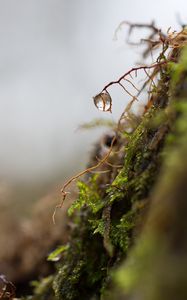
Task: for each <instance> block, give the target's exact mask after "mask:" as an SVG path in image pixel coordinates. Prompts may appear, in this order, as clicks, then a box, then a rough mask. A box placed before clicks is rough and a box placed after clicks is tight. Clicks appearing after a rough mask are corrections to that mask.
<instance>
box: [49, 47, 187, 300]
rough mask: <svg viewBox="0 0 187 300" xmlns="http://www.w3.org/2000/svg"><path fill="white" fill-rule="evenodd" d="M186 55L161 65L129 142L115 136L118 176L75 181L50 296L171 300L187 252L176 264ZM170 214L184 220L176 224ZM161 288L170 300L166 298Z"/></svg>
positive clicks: (186, 134) (186, 110) (185, 131)
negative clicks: (68, 230)
mask: <svg viewBox="0 0 187 300" xmlns="http://www.w3.org/2000/svg"><path fill="white" fill-rule="evenodd" d="M186 57H187V51H186V50H185V51H184V52H183V55H182V59H181V61H180V62H179V63H178V64H176V65H175V66H174V67H173V65H169V66H165V67H163V68H162V72H161V78H160V81H159V83H158V87H157V89H156V90H155V91H154V97H153V99H152V106H151V108H149V109H148V111H147V112H146V113H145V114H144V115H143V117H142V120H141V122H140V124H139V125H138V126H137V128H136V129H135V130H134V131H133V132H132V133H131V134H129V135H128V143H126V142H125V141H124V138H123V135H122V136H121V137H120V142H119V145H120V147H119V149H118V150H121V149H122V148H121V145H123V144H125V151H124V155H123V156H124V157H123V167H122V168H121V170H120V172H119V173H118V172H116V169H115V168H112V169H111V172H110V173H109V175H106V174H105V173H98V175H96V176H95V175H90V177H89V179H88V178H87V181H85V182H79V184H78V185H79V189H80V193H79V199H78V200H77V201H76V202H75V203H74V204H73V206H72V208H71V209H70V213H74V223H75V224H74V225H75V226H74V227H75V229H74V230H73V233H72V238H71V241H70V243H69V247H68V249H67V251H66V252H65V253H64V256H63V258H62V259H61V261H60V262H59V263H58V265H57V272H56V274H55V277H54V280H52V282H53V288H54V291H55V297H56V298H57V299H59V300H60V299H64V300H76V299H77V300H78V299H83V300H84V299H85V300H89V299H90V300H91V299H92V300H93V299H136V298H137V299H144V300H150V299H151V300H160V299H168V300H169V299H170V300H171V299H175V300H176V299H177V298H176V295H177V293H176V291H177V288H178V283H180V282H183V283H185V284H186V279H185V278H186V277H185V276H184V274H185V272H184V269H183V268H182V264H183V263H186V262H187V256H186V253H187V252H185V251H184V253H182V255H183V259H182V260H181V259H180V255H178V253H179V252H180V249H179V246H178V245H181V244H182V243H181V241H182V242H184V243H183V244H182V247H183V249H185V250H186V249H187V237H186V231H185V229H186V228H187V224H186V217H185V214H186V212H187V207H186V201H185V197H186V194H187V191H186V182H185V180H186V176H187V166H186V164H184V163H183V162H184V157H185V153H186V151H187V142H186V141H187V121H186V120H187V104H186V103H187V102H186V99H187V79H186V78H187V75H186V74H187V73H186V64H185V63H186ZM184 65H185V66H184ZM171 74H172V76H173V78H174V79H173V81H172V83H171ZM169 86H171V87H169ZM118 153H120V152H119V151H118ZM112 156H113V163H114V165H115V164H119V162H121V154H119V155H116V154H114V153H113V154H112ZM114 169H115V170H114ZM114 174H115V176H114ZM116 174H117V175H116ZM114 177H115V178H114ZM106 179H107V182H108V183H110V185H109V187H107V188H106ZM182 189H183V190H184V191H186V194H184V195H183V193H182V192H181V190H182ZM177 194H178V195H180V201H179V202H177ZM177 210H179V211H180V212H181V215H182V217H183V219H184V220H183V219H182V222H181V225H180V226H179V223H180V217H179V215H178V214H176V211H177ZM183 210H184V212H183ZM147 219H148V221H147V224H148V225H147V226H145V227H144V223H145V220H147ZM139 236H140V237H139ZM135 240H136V245H135V246H134V244H135V243H134V241H135ZM158 245H159V247H158ZM131 249H134V250H131ZM131 251H132V252H131ZM176 253H177V254H176ZM127 254H128V255H127ZM172 259H174V262H175V265H174V266H172V265H171V262H172ZM123 261H125V262H124V263H123ZM118 266H120V268H119V270H118V271H116V272H115V271H114V270H115V269H116V268H117V267H118ZM171 271H172V272H173V271H176V276H173V275H172V276H171ZM160 274H164V276H165V278H166V280H162V279H161V280H160V278H161V277H159V276H160ZM174 279H176V282H177V284H174ZM168 286H169V287H170V286H173V291H174V292H175V293H173V294H174V295H175V298H174V297H173V296H172V293H171V292H168V294H167V292H166V291H167V290H168ZM50 288H51V284H50ZM183 288H184V285H181V290H180V285H179V291H180V296H181V298H180V297H179V299H186V298H187V294H186V293H184V291H183ZM108 291H110V293H108ZM112 291H113V293H112ZM162 295H164V297H163V296H162ZM183 295H184V296H185V297H186V298H185V297H183ZM169 296H170V298H169ZM165 297H166V298H165ZM49 299H50V298H49Z"/></svg>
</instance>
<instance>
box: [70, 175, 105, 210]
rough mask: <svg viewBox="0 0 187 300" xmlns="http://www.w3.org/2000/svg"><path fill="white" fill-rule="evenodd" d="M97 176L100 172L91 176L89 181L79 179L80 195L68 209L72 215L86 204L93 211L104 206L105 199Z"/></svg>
mask: <svg viewBox="0 0 187 300" xmlns="http://www.w3.org/2000/svg"><path fill="white" fill-rule="evenodd" d="M97 178H98V174H95V175H93V176H90V178H89V180H88V182H87V183H86V182H83V181H78V183H77V187H78V189H79V196H78V199H77V200H75V201H74V203H73V204H72V205H71V207H70V208H69V210H68V213H69V215H70V216H71V215H72V214H73V213H74V212H75V210H80V209H81V208H82V207H84V206H87V207H89V208H90V209H91V211H92V212H93V213H97V212H98V211H99V210H100V209H101V208H102V207H103V201H102V199H101V196H100V195H99V191H98V186H97Z"/></svg>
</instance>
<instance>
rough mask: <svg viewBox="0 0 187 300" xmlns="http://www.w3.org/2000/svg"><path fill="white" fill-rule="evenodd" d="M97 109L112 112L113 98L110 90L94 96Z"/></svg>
mask: <svg viewBox="0 0 187 300" xmlns="http://www.w3.org/2000/svg"><path fill="white" fill-rule="evenodd" d="M93 100H94V104H95V106H96V107H97V109H99V110H101V111H103V112H107V111H109V112H112V98H111V96H110V94H109V93H108V92H102V93H100V94H98V95H96V96H95V97H93Z"/></svg>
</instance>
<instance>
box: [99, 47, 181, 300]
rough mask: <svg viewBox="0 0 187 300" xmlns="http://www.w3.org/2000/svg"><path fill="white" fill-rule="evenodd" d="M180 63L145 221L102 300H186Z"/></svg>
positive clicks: (173, 82)
mask: <svg viewBox="0 0 187 300" xmlns="http://www.w3.org/2000/svg"><path fill="white" fill-rule="evenodd" d="M184 53H185V55H186V57H187V52H186V51H185V52H184ZM184 62H186V60H184V54H183V56H182V60H181V62H180V63H179V66H178V70H177V76H179V77H180V81H178V80H176V74H175V73H174V79H173V81H172V92H173V96H172V98H171V101H170V112H172V113H170V117H171V120H172V121H173V124H172V127H171V132H170V135H169V137H168V138H167V142H166V146H165V150H164V151H165V153H164V156H163V159H164V162H163V165H162V171H161V173H160V176H159V180H158V182H157V185H156V187H155V189H154V191H153V193H152V196H151V198H152V202H153V205H152V207H151V210H150V212H149V218H148V221H147V223H146V225H145V228H144V230H143V232H142V234H141V236H140V238H138V239H137V241H136V246H135V247H134V248H133V249H132V251H131V252H130V254H129V256H128V258H127V260H126V261H125V262H124V263H123V264H122V265H121V266H120V268H119V269H118V270H117V271H116V272H114V274H113V288H112V292H111V291H110V293H105V294H104V299H116V295H118V299H135V298H138V299H144V300H149V299H152V300H161V299H165V300H167V299H168V300H174V299H181V300H182V299H184V300H185V299H187V289H186V286H187V279H186V278H187V277H186V264H187V255H186V253H187V252H186V249H187V235H186V228H187V221H186V211H187V204H186V194H187V188H186V176H187V165H186V162H185V159H184V157H185V156H186V153H187V121H186V120H187V90H186V97H184V96H185V92H184V88H183V89H180V88H179V86H178V85H180V86H181V85H182V86H184V84H183V82H185V81H186V77H184V76H183V73H180V72H184V69H185V68H186V65H185V67H184V66H180V64H183V63H184ZM179 70H180V72H179ZM181 78H182V79H181ZM182 80H183V82H182ZM179 91H180V92H179ZM158 245H159V246H158Z"/></svg>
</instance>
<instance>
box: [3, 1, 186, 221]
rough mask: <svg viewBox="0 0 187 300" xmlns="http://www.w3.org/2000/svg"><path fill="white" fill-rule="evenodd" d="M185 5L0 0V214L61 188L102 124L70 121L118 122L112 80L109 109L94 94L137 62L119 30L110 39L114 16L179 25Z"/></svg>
mask: <svg viewBox="0 0 187 300" xmlns="http://www.w3.org/2000/svg"><path fill="white" fill-rule="evenodd" d="M185 8H186V0H170V1H169V2H168V1H163V0H157V1H148V0H141V1H139V0H115V1H114V0H110V1H108V0H94V1H89V0H30V1H29V0H27V1H25V0H16V1H15V0H0V142H1V143H0V145H1V146H0V206H1V211H2V213H3V212H4V210H5V209H7V211H8V210H9V209H10V208H12V211H13V214H14V215H16V214H18V215H20V214H22V212H23V211H24V212H26V211H27V213H28V212H29V211H30V208H29V207H30V203H33V202H36V201H37V200H38V199H39V198H42V197H44V196H45V195H47V194H48V193H49V194H50V193H53V192H52V191H55V192H57V191H59V192H60V187H61V185H62V183H63V181H64V180H65V179H67V178H68V176H70V175H73V174H74V173H76V172H77V171H79V170H82V168H84V166H85V164H86V162H87V160H88V157H89V152H90V150H91V149H92V144H93V143H94V141H96V140H97V139H98V137H99V136H100V135H101V134H102V132H104V129H97V130H95V131H80V130H77V128H78V126H79V125H80V124H82V123H85V122H89V121H91V120H92V119H94V118H100V117H102V118H108V119H110V120H117V118H118V117H119V115H120V113H121V111H122V110H123V109H124V107H125V105H126V104H127V102H128V100H129V98H128V96H127V95H125V94H124V92H123V91H119V88H118V87H112V88H111V89H110V93H111V95H112V97H113V114H112V115H111V114H110V113H109V114H108V113H102V112H99V111H97V110H96V108H95V106H94V105H93V100H92V97H93V96H94V95H96V94H97V93H98V92H100V91H101V90H102V88H103V86H104V85H105V84H106V83H108V82H109V81H111V80H114V79H116V78H118V77H119V76H121V75H122V74H123V73H124V72H126V71H127V70H128V69H129V68H131V67H133V66H135V64H136V63H137V62H139V61H140V60H141V59H140V53H141V49H139V48H138V47H136V48H131V47H129V46H128V45H126V44H125V37H126V35H127V28H125V27H124V28H123V29H122V30H121V31H120V32H119V34H118V38H117V40H114V31H115V29H116V28H117V26H118V25H119V23H120V22H121V21H123V20H128V21H131V22H143V23H150V22H151V21H152V20H155V21H156V23H157V25H158V27H162V28H163V29H166V30H167V29H168V28H169V27H170V26H171V27H172V29H174V30H178V29H179V28H180V25H179V23H178V22H177V17H176V15H177V14H178V15H180V17H181V20H182V22H183V23H185V22H187V16H186V15H185V14H184V12H185ZM141 36H143V32H141V33H140V32H137V36H136V34H135V38H139V37H141ZM57 193H58V192H57ZM59 194H60V193H59ZM55 201H56V202H57V203H58V202H59V200H58V196H57V197H56V196H55ZM53 205H54V203H53V204H51V206H52V207H51V210H53V207H54V206H53ZM2 207H3V208H4V210H3V209H2ZM19 219H20V217H19ZM49 222H50V220H49Z"/></svg>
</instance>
